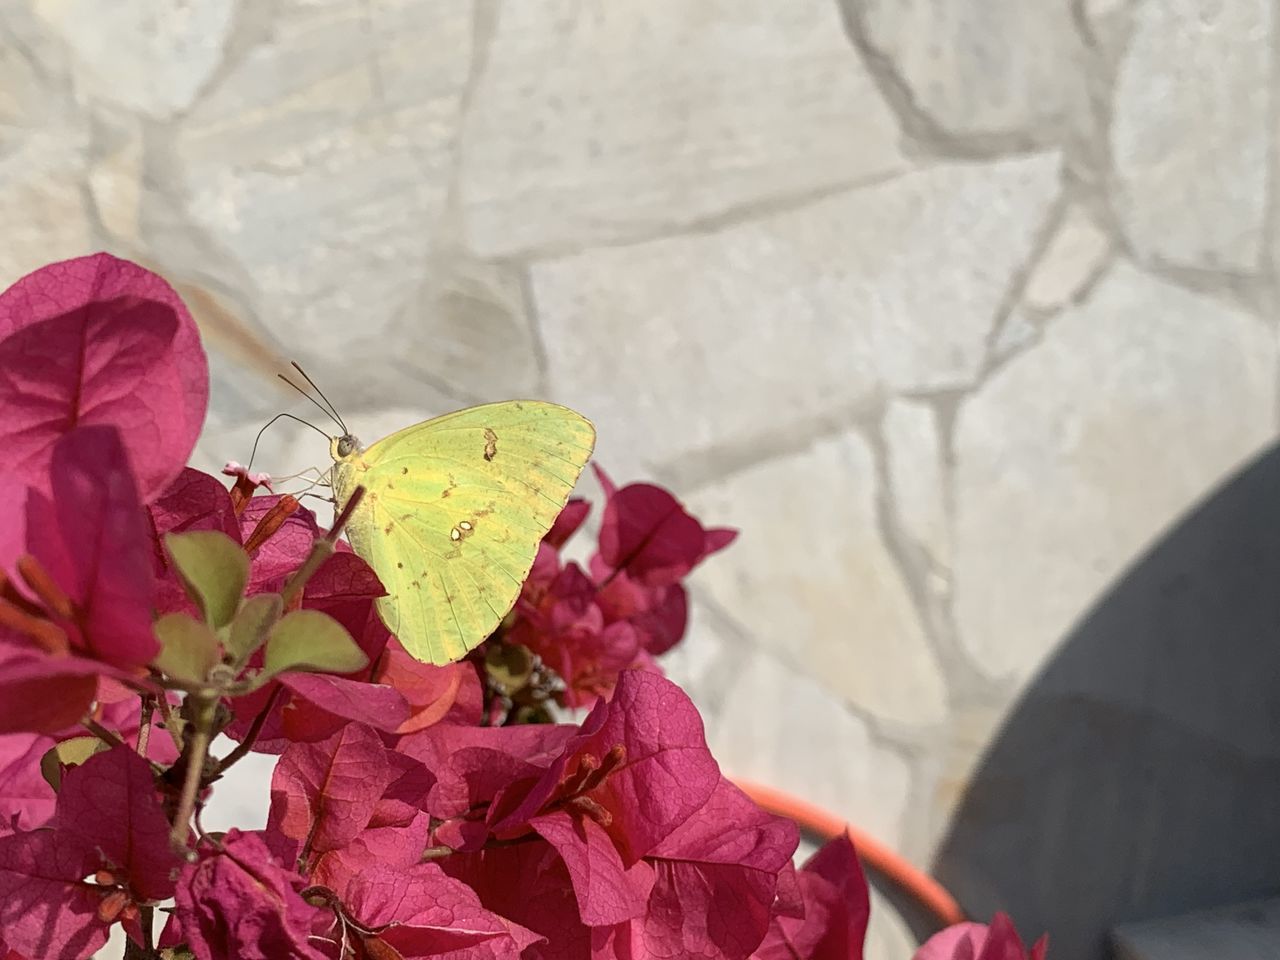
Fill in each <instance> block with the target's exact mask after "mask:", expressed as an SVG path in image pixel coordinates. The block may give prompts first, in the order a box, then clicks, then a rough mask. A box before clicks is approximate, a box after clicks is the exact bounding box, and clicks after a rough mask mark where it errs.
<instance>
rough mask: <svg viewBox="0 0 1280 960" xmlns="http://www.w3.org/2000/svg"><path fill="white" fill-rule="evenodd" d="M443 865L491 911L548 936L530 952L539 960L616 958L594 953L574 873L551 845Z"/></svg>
mask: <svg viewBox="0 0 1280 960" xmlns="http://www.w3.org/2000/svg"><path fill="white" fill-rule="evenodd" d="M440 865H441V868H442V869H443V870H444V871H445V872H446V873H448V874H449V875H450V876H452V877H455V878H456V879H458V880H461V881H462V882H463V883H465V884H466V885H467V886H468V887H470V888H471V889H472V890H474V891H475V892H476V893H477V894H478V895H479V897H480V902H481V903H482V904H484V906H485V907H486V908H487V909H489V910H492V911H493V912H495V913H497V914H499V915H500V916H503V917H506V918H507V919H508V920H511V921H514V922H515V923H518V924H520V925H521V926H523V927H526V928H528V929H529V930H531V931H533V932H534V933H537V934H539V935H541V936H543V937H545V938H546V940H547V942H546V943H545V944H541V945H540V946H538V947H537V948H536V949H535V950H531V951H530V955H531V956H536V957H537V958H538V960H582V958H586V957H591V956H595V957H601V958H603V957H609V956H611V955H610V954H598V953H597V954H593V953H592V950H591V928H590V927H588V926H586V925H585V924H583V923H582V921H581V919H580V918H579V916H578V904H577V902H576V901H575V900H574V893H573V884H572V883H571V882H570V879H569V873H568V871H567V870H566V869H565V866H564V862H563V861H562V860H561V859H560V857H559V855H558V854H557V853H556V852H555V850H554V849H553V848H552V847H551V846H550V845H548V844H546V843H543V842H541V841H537V842H532V843H520V844H516V845H515V846H511V847H497V848H494V849H490V850H485V851H483V852H480V853H472V854H462V855H455V856H452V857H446V858H445V859H444V860H443V861H441V864H440ZM637 956H642V955H637ZM680 956H683V954H680Z"/></svg>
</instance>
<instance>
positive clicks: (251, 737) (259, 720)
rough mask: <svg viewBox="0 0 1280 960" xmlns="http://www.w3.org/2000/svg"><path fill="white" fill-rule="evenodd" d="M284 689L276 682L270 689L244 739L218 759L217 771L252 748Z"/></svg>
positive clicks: (224, 769)
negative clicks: (269, 694) (273, 687)
mask: <svg viewBox="0 0 1280 960" xmlns="http://www.w3.org/2000/svg"><path fill="white" fill-rule="evenodd" d="M283 689H284V687H283V686H282V685H281V684H276V688H275V689H274V690H272V691H271V696H269V697H267V702H266V703H265V704H264V705H263V707H262V709H261V710H259V711H258V715H257V716H256V717H254V718H253V723H252V724H250V726H249V732H248V733H246V734H245V735H244V739H243V740H241V741H240V743H239V744H237V745H236V748H235V749H234V750H232V751H231V752H230V753H228V754H227V755H226V756H225V757H223V758H222V759H221V760H220V761H218V773H219V774H221V773H225V772H226V770H227V768H228V767H230V766H232V765H233V764H235V763H238V762H239V761H240V760H241V758H243V757H244V756H245V755H246V754H247V753H248V752H249V751H250V750H252V749H253V744H254V742H255V741H256V740H257V739H258V734H260V733H261V732H262V725H263V724H264V723H266V722H267V717H268V716H269V715H270V713H271V711H272V709H274V708H275V705H276V701H277V700H278V699H279V698H280V692H281V691H282V690H283Z"/></svg>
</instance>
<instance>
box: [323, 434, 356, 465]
mask: <svg viewBox="0 0 1280 960" xmlns="http://www.w3.org/2000/svg"><path fill="white" fill-rule="evenodd" d="M360 450H361V446H360V441H359V440H357V439H356V438H355V435H354V434H350V433H344V434H343V435H342V436H340V437H332V438H330V440H329V456H331V457H333V459H334V460H345V459H347V457H349V456H351V455H352V454H353V453H359V452H360Z"/></svg>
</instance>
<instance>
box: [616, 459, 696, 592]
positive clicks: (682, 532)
mask: <svg viewBox="0 0 1280 960" xmlns="http://www.w3.org/2000/svg"><path fill="white" fill-rule="evenodd" d="M705 541H706V537H705V534H704V532H703V529H702V525H701V524H699V523H698V521H697V520H695V519H694V518H693V517H691V516H690V515H689V514H688V513H686V512H685V509H684V508H683V507H682V506H680V502H679V501H678V500H676V498H675V497H673V496H672V495H671V494H670V493H668V492H667V491H666V490H664V489H662V488H661V487H657V486H654V485H653V484H650V483H632V484H628V485H627V486H625V487H623V488H622V489H621V490H618V491H617V492H616V493H614V495H613V496H612V497H610V498H609V502H608V503H606V504H605V508H604V517H603V519H602V520H601V522H600V556H601V557H602V558H603V559H604V562H605V563H606V564H608V565H609V567H611V568H612V569H614V570H626V571H627V572H628V573H629V574H630V575H631V576H632V577H633V578H634V579H636V580H639V581H641V582H643V583H647V584H651V585H654V586H658V585H663V584H668V583H675V582H676V581H678V580H679V579H680V578H681V577H683V576H684V575H685V574H687V573H688V572H689V571H690V570H692V569H693V567H694V564H696V563H697V562H698V560H699V559H701V557H702V554H703V550H704V546H705Z"/></svg>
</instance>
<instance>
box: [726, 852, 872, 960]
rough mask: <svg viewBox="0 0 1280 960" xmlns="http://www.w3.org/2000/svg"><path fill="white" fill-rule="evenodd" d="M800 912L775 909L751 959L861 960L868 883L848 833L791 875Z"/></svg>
mask: <svg viewBox="0 0 1280 960" xmlns="http://www.w3.org/2000/svg"><path fill="white" fill-rule="evenodd" d="M795 882H796V893H797V894H798V895H799V903H798V904H797V905H796V906H798V907H799V909H798V910H797V909H787V910H785V911H784V910H782V909H779V908H780V907H782V906H787V907H790V906H791V905H790V904H785V905H783V904H778V905H775V911H774V917H773V922H772V923H771V924H770V926H769V933H768V935H767V936H766V937H765V940H764V942H763V943H762V944H760V946H759V947H758V948H756V951H755V953H753V954H752V955H751V956H752V960H794V958H795V957H804V958H805V960H859V958H861V956H862V944H863V940H865V939H866V934H867V919H868V915H869V912H870V901H869V899H868V895H867V881H866V878H865V877H864V876H863V874H862V867H861V866H860V865H859V863H858V857H857V854H856V852H855V851H854V849H853V844H852V843H851V842H850V841H849V838H848V836H847V835H841V836H839V837H836V838H835V839H834V840H831V841H829V842H828V843H826V844H825V845H824V846H823V847H822V849H820V850H819V851H818V852H817V853H815V854H814V855H813V856H811V857H810V858H809V859H808V860H807V861H805V864H804V866H803V867H801V868H800V869H799V870H798V871H796V874H795Z"/></svg>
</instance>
